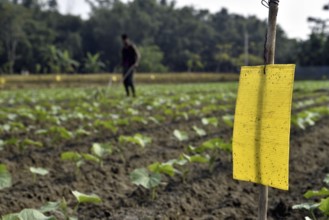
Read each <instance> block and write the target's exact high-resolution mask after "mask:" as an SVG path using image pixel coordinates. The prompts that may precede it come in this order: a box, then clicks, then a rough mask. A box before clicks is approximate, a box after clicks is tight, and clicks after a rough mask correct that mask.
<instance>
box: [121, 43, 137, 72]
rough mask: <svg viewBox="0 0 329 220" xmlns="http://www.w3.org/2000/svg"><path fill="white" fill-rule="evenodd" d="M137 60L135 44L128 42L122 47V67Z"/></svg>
mask: <svg viewBox="0 0 329 220" xmlns="http://www.w3.org/2000/svg"><path fill="white" fill-rule="evenodd" d="M136 61H137V51H136V49H135V46H134V45H132V44H130V45H128V46H125V47H123V48H122V65H123V66H124V67H129V66H132V65H134V64H135V63H136Z"/></svg>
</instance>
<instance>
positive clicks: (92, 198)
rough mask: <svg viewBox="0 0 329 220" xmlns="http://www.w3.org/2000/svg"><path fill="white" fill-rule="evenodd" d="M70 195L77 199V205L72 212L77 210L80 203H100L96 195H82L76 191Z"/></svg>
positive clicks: (100, 200)
mask: <svg viewBox="0 0 329 220" xmlns="http://www.w3.org/2000/svg"><path fill="white" fill-rule="evenodd" d="M72 194H73V195H74V197H75V198H76V199H77V201H78V203H77V205H76V206H75V207H74V211H77V210H78V207H79V205H80V204H81V203H93V204H98V203H101V202H102V199H101V198H100V197H99V196H98V195H96V194H89V195H88V194H84V193H81V192H78V191H72Z"/></svg>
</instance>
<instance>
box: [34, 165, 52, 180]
mask: <svg viewBox="0 0 329 220" xmlns="http://www.w3.org/2000/svg"><path fill="white" fill-rule="evenodd" d="M29 170H30V172H31V173H32V174H33V182H35V181H36V178H37V175H41V176H45V175H47V174H48V173H49V171H48V170H47V169H45V168H42V167H30V169H29Z"/></svg>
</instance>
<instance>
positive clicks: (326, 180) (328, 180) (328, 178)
mask: <svg viewBox="0 0 329 220" xmlns="http://www.w3.org/2000/svg"><path fill="white" fill-rule="evenodd" d="M323 182H325V183H326V184H327V185H328V186H329V174H327V176H326V177H325V178H324V180H323Z"/></svg>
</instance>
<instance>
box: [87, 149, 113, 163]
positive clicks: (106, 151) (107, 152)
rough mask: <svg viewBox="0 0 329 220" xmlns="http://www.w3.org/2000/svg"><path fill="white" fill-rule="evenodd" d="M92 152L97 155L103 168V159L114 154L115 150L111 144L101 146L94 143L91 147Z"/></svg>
mask: <svg viewBox="0 0 329 220" xmlns="http://www.w3.org/2000/svg"><path fill="white" fill-rule="evenodd" d="M91 152H92V154H93V155H95V156H96V157H97V158H98V160H99V164H100V166H101V167H103V159H104V157H105V156H107V155H110V154H112V152H113V148H112V145H111V144H109V143H108V144H99V143H94V144H93V146H92V147H91Z"/></svg>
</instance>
